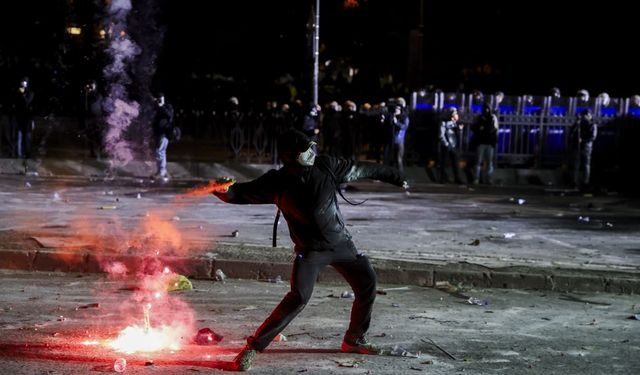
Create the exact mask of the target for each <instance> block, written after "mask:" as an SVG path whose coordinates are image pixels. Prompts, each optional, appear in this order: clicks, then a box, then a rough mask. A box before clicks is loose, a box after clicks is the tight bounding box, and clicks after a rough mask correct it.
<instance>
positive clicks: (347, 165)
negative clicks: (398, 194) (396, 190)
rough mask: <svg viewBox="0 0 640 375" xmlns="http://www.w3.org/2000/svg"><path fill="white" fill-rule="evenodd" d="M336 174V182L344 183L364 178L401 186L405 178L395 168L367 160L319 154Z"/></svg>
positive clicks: (322, 160)
mask: <svg viewBox="0 0 640 375" xmlns="http://www.w3.org/2000/svg"><path fill="white" fill-rule="evenodd" d="M319 158H321V160H319V161H318V162H324V163H325V164H326V165H327V166H328V168H329V169H330V170H331V172H333V174H334V175H335V176H336V180H337V181H336V182H338V183H345V182H351V181H356V180H361V179H365V178H370V179H373V180H380V181H383V182H386V183H389V184H392V185H396V186H403V184H404V182H405V178H404V176H403V175H402V173H400V171H399V170H398V169H397V168H393V167H387V166H385V165H381V164H375V163H369V162H354V161H352V160H346V159H343V158H334V157H329V156H319Z"/></svg>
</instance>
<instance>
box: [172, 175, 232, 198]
mask: <svg viewBox="0 0 640 375" xmlns="http://www.w3.org/2000/svg"><path fill="white" fill-rule="evenodd" d="M235 183H236V180H233V179H231V180H223V181H209V183H208V184H206V185H204V186H200V187H197V188H194V189H192V190H191V191H188V192H187V193H185V194H183V196H186V197H202V196H205V195H209V194H212V193H224V192H226V191H227V190H229V187H231V185H233V184H235Z"/></svg>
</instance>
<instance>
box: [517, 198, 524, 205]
mask: <svg viewBox="0 0 640 375" xmlns="http://www.w3.org/2000/svg"><path fill="white" fill-rule="evenodd" d="M525 202H526V201H525V200H524V199H522V198H518V204H520V205H522V204H525Z"/></svg>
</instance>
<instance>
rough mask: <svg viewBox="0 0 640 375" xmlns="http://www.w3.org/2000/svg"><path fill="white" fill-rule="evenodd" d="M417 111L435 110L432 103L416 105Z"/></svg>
mask: <svg viewBox="0 0 640 375" xmlns="http://www.w3.org/2000/svg"><path fill="white" fill-rule="evenodd" d="M416 109H418V110H422V111H426V110H431V109H433V104H431V103H416Z"/></svg>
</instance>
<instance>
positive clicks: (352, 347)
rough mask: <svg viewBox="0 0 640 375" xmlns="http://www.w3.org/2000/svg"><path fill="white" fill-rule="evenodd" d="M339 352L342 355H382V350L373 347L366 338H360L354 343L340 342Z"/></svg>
mask: <svg viewBox="0 0 640 375" xmlns="http://www.w3.org/2000/svg"><path fill="white" fill-rule="evenodd" d="M341 350H342V352H343V353H358V354H370V355H382V354H384V350H382V349H381V348H379V347H377V346H376V345H373V344H372V343H370V342H369V341H367V339H366V338H364V337H361V338H359V339H357V340H356V341H355V342H348V341H347V340H344V341H342V346H341Z"/></svg>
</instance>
